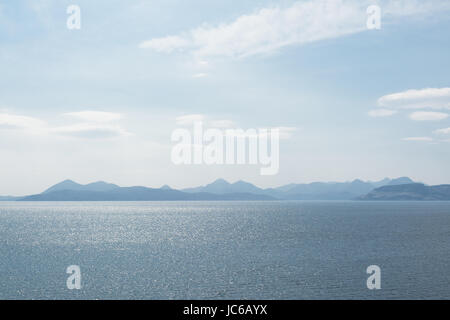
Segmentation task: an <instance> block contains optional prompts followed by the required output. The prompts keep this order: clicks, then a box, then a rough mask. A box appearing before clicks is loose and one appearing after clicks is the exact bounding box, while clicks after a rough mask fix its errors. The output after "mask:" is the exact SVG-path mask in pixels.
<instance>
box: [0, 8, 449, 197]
mask: <svg viewBox="0 0 450 320" xmlns="http://www.w3.org/2000/svg"><path fill="white" fill-rule="evenodd" d="M72 4H76V5H78V6H79V7H80V9H81V29H80V30H68V29H67V27H66V20H67V18H68V16H69V15H68V14H67V13H66V9H67V7H68V6H69V5H72ZM372 4H377V5H379V6H380V8H381V12H382V16H381V23H382V25H381V29H380V30H367V28H366V20H367V14H366V8H367V6H369V5H372ZM449 30H450V3H448V1H445V0H443V1H437V0H436V1H432V0H425V1H414V0H409V1H408V0H404V1H402V0H401V1H356V0H342V1H341V0H318V1H313V2H311V1H255V0H253V1H235V2H230V1H225V0H203V1H201V0H192V1H181V0H179V1H177V0H164V1H137V0H130V1H111V0H109V1H100V0H98V1H84V0H72V1H56V0H42V1H38V0H36V1H31V0H30V1H25V0H20V1H0V70H1V77H0V150H1V157H0V170H1V175H0V176H1V177H2V179H0V194H27V193H34V192H40V191H41V190H42V189H44V188H46V187H48V186H49V185H51V184H54V183H56V182H59V181H60V180H63V179H66V178H70V179H74V180H77V181H79V182H82V183H88V182H92V181H96V180H105V181H110V182H115V183H118V184H121V185H145V186H153V187H159V186H160V185H162V184H166V183H167V184H169V185H171V186H173V187H188V186H193V185H199V184H205V183H208V182H210V181H211V180H213V179H216V178H219V177H222V178H226V179H228V180H230V181H236V180H239V179H243V180H247V181H250V182H253V183H255V184H257V185H259V186H262V187H266V186H276V185H281V184H287V183H291V182H298V183H299V182H312V181H347V180H353V179H355V178H361V179H363V180H378V179H382V178H384V177H386V176H389V177H398V176H410V177H411V178H414V179H416V180H418V181H423V182H425V183H429V184H440V183H450V170H448V163H450V148H449V147H450V142H449V141H450V130H446V129H447V128H449V127H450V118H449V117H448V115H449V114H450V111H449V109H450V89H449V87H450V83H449V77H448V75H449V71H450V59H449V58H448V57H449V53H450V37H449V36H448V34H449ZM98 112H103V113H98ZM189 115H202V117H203V118H204V119H205V120H207V121H209V122H210V123H213V122H214V121H224V122H226V123H229V124H230V126H233V127H238V128H244V129H246V128H260V127H264V128H268V127H281V128H284V129H285V130H286V137H285V138H284V139H283V140H282V141H281V146H280V171H279V174H277V175H274V176H261V175H259V167H255V166H175V165H173V164H172V163H171V161H170V152H171V148H172V145H173V144H172V142H171V141H170V137H171V132H172V131H173V130H174V129H176V128H177V127H178V126H179V124H178V123H177V118H179V117H182V116H189Z"/></svg>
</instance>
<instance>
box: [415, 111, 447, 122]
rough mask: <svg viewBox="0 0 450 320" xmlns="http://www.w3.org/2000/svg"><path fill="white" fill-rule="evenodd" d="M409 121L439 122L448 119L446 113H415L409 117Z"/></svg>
mask: <svg viewBox="0 0 450 320" xmlns="http://www.w3.org/2000/svg"><path fill="white" fill-rule="evenodd" d="M409 118H410V119H411V120H415V121H439V120H444V119H447V118H448V114H447V113H443V112H432V111H417V112H413V113H411V114H410V115H409Z"/></svg>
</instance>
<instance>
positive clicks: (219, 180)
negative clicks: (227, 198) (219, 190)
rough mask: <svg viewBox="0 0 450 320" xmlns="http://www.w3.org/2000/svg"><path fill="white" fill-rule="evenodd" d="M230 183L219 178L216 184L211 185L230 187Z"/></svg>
mask: <svg viewBox="0 0 450 320" xmlns="http://www.w3.org/2000/svg"><path fill="white" fill-rule="evenodd" d="M229 184H230V183H229V182H228V181H227V180H225V179H222V178H219V179H217V180H215V181H214V182H212V183H211V184H210V185H229Z"/></svg>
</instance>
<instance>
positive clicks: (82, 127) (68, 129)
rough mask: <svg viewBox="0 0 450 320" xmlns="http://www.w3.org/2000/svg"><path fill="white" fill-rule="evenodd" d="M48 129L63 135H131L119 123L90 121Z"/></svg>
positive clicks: (89, 136)
mask: <svg viewBox="0 0 450 320" xmlns="http://www.w3.org/2000/svg"><path fill="white" fill-rule="evenodd" d="M48 131H49V132H50V133H55V134H58V135H63V136H70V137H79V138H92V139H103V138H114V137H120V136H129V135H131V134H130V133H129V132H128V131H126V130H125V129H123V128H121V127H120V126H117V125H107V124H90V123H79V124H74V125H70V126H62V127H56V128H50V129H49V130H48Z"/></svg>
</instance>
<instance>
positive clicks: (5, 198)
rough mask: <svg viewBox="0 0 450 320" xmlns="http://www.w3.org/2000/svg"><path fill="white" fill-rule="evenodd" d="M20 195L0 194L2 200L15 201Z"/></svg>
mask: <svg viewBox="0 0 450 320" xmlns="http://www.w3.org/2000/svg"><path fill="white" fill-rule="evenodd" d="M19 198H20V197H12V196H0V201H15V200H17V199H19Z"/></svg>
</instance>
